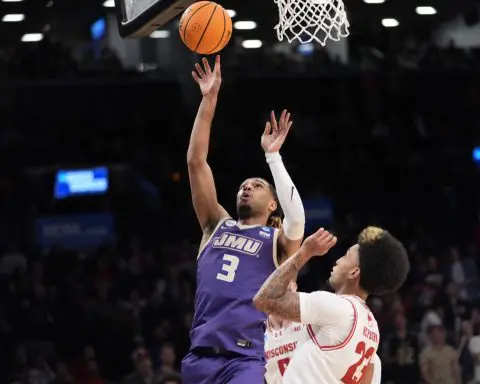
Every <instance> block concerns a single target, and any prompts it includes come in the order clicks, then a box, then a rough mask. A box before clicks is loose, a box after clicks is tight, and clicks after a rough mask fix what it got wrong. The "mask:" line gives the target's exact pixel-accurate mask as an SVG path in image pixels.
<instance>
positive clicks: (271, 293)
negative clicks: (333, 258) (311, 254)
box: [253, 250, 307, 322]
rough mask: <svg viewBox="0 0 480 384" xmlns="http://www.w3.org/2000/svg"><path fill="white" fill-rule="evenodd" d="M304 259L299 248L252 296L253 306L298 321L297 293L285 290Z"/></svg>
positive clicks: (304, 261) (298, 304)
mask: <svg viewBox="0 0 480 384" xmlns="http://www.w3.org/2000/svg"><path fill="white" fill-rule="evenodd" d="M306 261H307V260H306V259H305V257H304V256H303V255H302V253H301V250H299V251H297V252H296V253H295V254H294V255H293V256H292V257H291V258H290V259H288V260H287V261H286V262H285V263H283V264H282V265H281V266H280V267H279V268H278V269H276V270H275V272H273V273H272V274H271V275H270V277H269V278H268V279H267V281H265V283H264V284H263V286H262V287H261V288H260V290H259V291H258V292H257V294H256V295H255V297H254V298H253V303H254V305H255V307H256V308H257V309H258V310H260V311H262V312H265V313H268V314H271V315H277V316H281V317H283V318H285V319H288V320H291V321H297V322H299V321H300V300H299V295H298V293H296V292H287V288H288V285H289V284H290V282H291V281H292V280H293V279H295V278H296V276H297V274H298V272H299V271H300V269H301V268H302V267H303V265H304V264H305V263H306Z"/></svg>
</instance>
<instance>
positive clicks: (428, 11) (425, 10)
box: [415, 6, 437, 15]
mask: <svg viewBox="0 0 480 384" xmlns="http://www.w3.org/2000/svg"><path fill="white" fill-rule="evenodd" d="M415 12H417V14H419V15H435V14H436V13H437V10H436V9H435V8H433V7H430V6H423V7H417V8H415Z"/></svg>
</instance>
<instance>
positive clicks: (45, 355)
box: [0, 41, 480, 384]
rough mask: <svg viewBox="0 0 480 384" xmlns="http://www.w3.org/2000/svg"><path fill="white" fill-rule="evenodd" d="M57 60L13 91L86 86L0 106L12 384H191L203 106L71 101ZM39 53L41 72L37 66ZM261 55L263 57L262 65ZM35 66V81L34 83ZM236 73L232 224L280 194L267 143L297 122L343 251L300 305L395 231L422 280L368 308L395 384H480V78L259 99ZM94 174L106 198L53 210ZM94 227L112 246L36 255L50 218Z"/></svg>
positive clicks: (142, 91) (461, 58)
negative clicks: (60, 172) (73, 178)
mask: <svg viewBox="0 0 480 384" xmlns="http://www.w3.org/2000/svg"><path fill="white" fill-rule="evenodd" d="M49 44H50V43H48V42H47V41H45V42H43V43H42V44H39V45H37V46H36V48H33V47H34V45H32V46H29V47H27V45H25V46H22V48H21V49H22V50H23V49H24V50H26V51H24V53H23V54H22V55H23V56H22V55H16V56H15V57H16V58H17V59H15V60H19V61H17V64H15V65H18V66H17V67H16V68H17V69H18V71H17V72H12V76H13V77H15V76H17V75H15V74H14V73H17V74H18V76H20V77H30V78H36V77H49V76H50V75H52V76H58V77H63V76H64V74H65V73H72V74H73V75H72V76H71V77H70V82H68V84H65V83H50V84H47V85H37V86H30V85H29V84H28V83H25V84H21V85H20V84H17V85H14V86H9V87H8V88H5V87H4V88H3V89H4V90H5V92H2V93H1V94H0V149H1V151H0V295H1V298H0V345H1V346H2V348H0V382H5V383H21V384H53V383H73V384H77V383H78V384H101V383H125V384H137V383H138V384H160V383H163V384H178V383H181V379H180V377H179V376H178V370H179V363H180V361H181V358H182V356H183V355H184V354H185V353H186V351H187V350H188V347H189V340H188V329H189V326H190V323H191V318H192V309H193V298H194V289H195V254H196V248H197V244H198V241H199V239H200V235H201V233H200V230H199V228H198V224H197V221H196V219H195V216H194V214H193V211H192V207H191V202H190V195H189V193H190V192H189V187H188V180H187V179H188V178H187V177H186V164H185V154H186V148H187V144H188V135H189V133H190V130H191V124H192V122H193V118H194V113H195V111H196V107H197V101H198V90H196V89H194V88H193V87H194V85H192V84H190V85H185V84H181V83H178V82H176V81H166V80H165V81H159V80H153V81H147V80H138V79H137V80H136V81H125V80H121V79H115V77H114V76H110V77H109V79H108V81H107V80H106V79H102V78H97V79H96V80H94V81H90V82H83V81H75V80H74V79H75V78H76V75H75V71H73V72H69V71H71V69H72V68H76V65H77V64H76V63H75V62H74V61H72V60H71V59H70V58H69V56H68V53H67V52H66V51H65V50H62V48H61V47H59V46H58V45H57V46H56V48H55V49H54V48H53V47H52V46H50V45H49ZM416 47H418V45H416ZM35 49H38V50H39V52H40V51H41V52H43V53H42V54H41V55H38V56H29V55H30V54H31V52H32V51H31V50H35ZM49 49H50V50H54V52H56V53H52V51H48V50H49ZM42 50H47V51H48V52H50V53H45V52H47V51H42ZM27 51H28V52H27ZM421 52H423V53H421V57H423V58H428V57H430V59H428V60H427V59H425V60H426V61H425V62H430V63H432V62H434V63H435V60H441V61H442V62H443V63H457V64H452V65H450V64H448V65H447V64H445V67H446V68H449V69H452V68H459V67H462V66H463V65H466V64H465V63H468V62H469V61H468V60H469V59H468V57H470V56H468V54H467V53H466V52H463V51H458V50H455V49H454V48H452V50H450V51H448V52H450V53H448V52H447V51H442V52H440V51H438V50H436V51H435V50H433V51H431V50H429V49H423V50H421ZM427 52H433V53H432V54H431V55H430V54H428V55H427ZM262 54H264V53H262V52H257V53H251V55H253V56H254V58H253V59H252V60H253V62H254V61H255V60H256V59H255V57H256V58H257V59H258V58H259V57H258V56H255V55H262ZM52 55H53V56H52ZM322 55H324V60H325V61H326V60H327V59H325V53H322ZM409 55H410V54H409ZM413 56H415V55H413ZM12 57H13V56H11V57H9V58H7V59H5V58H4V59H5V60H6V61H5V60H4V62H3V65H12V63H13V61H12ZM19 57H23V58H25V59H22V60H20V59H18V58H19ZM33 57H36V59H33ZM62 57H63V59H61V58H62ZM106 57H110V56H109V55H106ZM409 57H411V55H410V56H409ZM435 57H436V59H434V60H433V59H431V58H435ZM454 57H455V58H456V59H451V60H450V59H446V58H454ZM0 60H2V59H0ZM35 60H40V62H39V61H35ZM259 60H260V59H259ZM261 60H263V59H261ZM308 60H310V59H308ZM311 60H316V59H313V58H311ZM328 60H330V59H328ZM415 60H416V62H417V64H418V63H420V62H421V61H418V60H417V59H415ZM431 60H433V61H431ZM449 60H450V61H449ZM455 60H457V61H455ZM113 61H115V60H113ZM246 62H247V61H246ZM473 62H474V63H476V64H475V65H478V61H475V60H474V61H473ZM5 63H7V64H5ZM31 63H35V64H34V65H33V66H31V68H33V69H34V71H36V72H31V73H33V75H32V76H30V75H25V74H28V73H29V72H28V69H26V68H27V67H29V66H30V64H31ZM42 63H43V64H42ZM272 63H275V61H272ZM278 63H280V64H281V63H282V62H281V61H279V62H277V64H278ZM312 63H316V62H315V61H312ZM332 63H333V61H332ZM390 63H391V61H390ZM458 63H460V64H458ZM60 64H61V65H62V66H63V67H62V68H64V69H65V72H64V71H63V70H61V71H59V69H58V66H57V65H60ZM277 64H275V65H277ZM115 65H117V68H118V62H117V64H115ZM225 65H226V66H227V70H226V71H225V73H224V76H225V82H224V85H223V90H222V93H221V96H220V101H219V105H218V110H217V116H216V119H215V123H214V128H213V131H212V140H211V146H210V157H209V161H210V163H211V166H212V169H213V172H214V174H215V179H216V184H217V189H218V193H219V200H220V201H221V202H222V204H223V205H224V206H225V207H226V208H227V209H228V210H229V211H230V212H231V213H232V215H233V214H234V211H235V208H234V202H235V199H234V196H235V192H236V190H237V188H238V185H239V184H240V183H241V182H242V180H243V179H244V178H246V177H249V176H252V175H255V176H264V177H268V176H269V175H268V167H267V166H266V165H265V160H264V156H263V153H262V151H261V149H260V145H259V138H260V135H261V133H262V131H263V126H264V123H265V119H266V118H267V116H268V114H269V111H270V110H272V109H277V111H279V109H281V108H285V107H286V108H289V110H291V111H292V113H293V121H294V125H293V129H292V132H291V135H290V136H289V138H288V142H287V144H286V145H285V148H284V150H283V149H282V156H283V158H284V160H285V163H286V166H287V168H288V170H289V172H290V173H291V175H292V179H293V180H294V181H295V183H296V185H297V187H298V189H299V191H300V193H301V195H302V197H303V198H304V199H305V200H306V201H307V200H308V199H312V198H313V199H315V198H318V197H328V198H329V199H330V201H331V204H332V209H333V212H334V215H333V217H331V218H324V219H325V220H328V222H326V223H325V225H328V227H329V228H332V229H333V230H334V231H335V232H336V233H337V234H338V237H339V244H338V245H337V247H336V249H335V250H334V251H333V252H332V253H331V254H330V255H328V256H327V257H325V258H322V259H315V260H314V261H312V262H311V263H310V264H309V265H308V266H307V267H306V269H305V271H303V272H302V274H301V278H300V281H299V283H300V287H301V288H302V289H304V290H306V291H311V290H315V289H319V288H320V289H323V288H324V287H325V283H324V282H325V279H326V278H327V277H328V275H329V272H330V269H331V266H332V264H333V263H334V261H335V259H336V257H338V256H339V255H341V253H342V252H344V251H345V249H346V248H347V247H348V245H350V244H351V243H352V242H353V241H355V236H356V234H357V233H358V231H359V230H360V229H361V228H362V227H364V226H365V225H367V224H376V225H381V226H384V227H386V228H387V229H389V230H391V231H392V232H393V233H394V234H395V235H397V236H398V237H399V238H400V239H402V240H403V241H404V242H405V244H406V246H407V247H408V250H409V253H410V256H411V261H412V262H411V264H412V273H411V274H410V276H409V279H408V281H407V283H406V284H405V286H404V287H403V288H402V290H401V291H400V292H399V293H398V294H397V295H393V296H391V297H382V298H371V299H370V301H369V305H370V307H371V308H372V311H374V313H375V315H376V317H377V319H378V321H379V323H380V326H381V332H382V337H381V340H382V341H381V349H380V351H379V353H380V356H381V358H382V361H383V377H384V382H385V383H388V382H390V383H395V384H398V383H400V384H401V383H412V384H415V383H420V382H425V383H429V384H450V383H452V384H459V383H466V384H467V383H480V302H479V298H480V297H479V283H480V281H479V267H480V221H479V218H480V215H479V212H480V204H479V196H480V194H479V193H478V192H479V187H480V183H479V181H480V177H479V175H480V174H479V165H478V164H476V163H475V162H474V160H473V159H472V149H473V147H474V146H475V145H478V144H479V143H480V141H479V139H480V135H479V134H478V128H477V127H478V124H479V123H480V112H479V111H480V98H479V95H480V81H479V78H478V75H476V74H475V73H472V72H467V73H465V72H460V71H458V72H456V71H454V70H453V71H452V70H449V71H445V72H442V71H435V72H434V73H432V72H430V71H424V70H423V69H424V67H423V65H419V66H418V68H417V70H415V71H410V72H408V71H407V72H401V71H400V72H392V73H383V72H382V71H378V72H376V71H368V72H355V73H353V72H350V73H345V74H335V76H324V75H323V76H318V77H315V76H312V77H311V78H308V79H302V78H298V77H293V78H289V77H281V78H275V77H270V78H253V79H252V78H249V77H242V76H241V75H239V76H237V77H234V76H230V74H231V73H232V72H231V71H230V72H229V70H228V66H229V65H230V64H229V60H226V62H225ZM234 65H235V61H234V60H232V63H231V66H232V67H234ZM282 65H283V64H282ZM434 65H435V66H436V65H437V64H434ZM468 65H470V64H468ZM360 67H362V66H360ZM367 67H368V66H367ZM407 67H408V68H410V67H411V66H410V65H408V66H407ZM45 68H48V70H46V69H45ZM277 68H281V66H279V67H278V66H277ZM389 68H391V66H389ZM427 68H428V65H427ZM436 68H437V69H438V67H436ZM33 69H32V70H33ZM0 73H5V72H3V71H0ZM67 77H68V76H67ZM65 85H67V86H65ZM189 86H191V88H189ZM137 95H141V96H137ZM92 164H94V165H98V164H100V165H107V166H109V168H110V170H111V175H112V179H111V180H112V185H111V191H110V192H109V194H108V196H103V197H97V198H89V199H86V200H82V199H81V198H78V199H73V200H72V201H58V200H55V199H54V198H53V196H52V190H53V186H52V185H53V175H52V169H53V170H54V169H57V168H58V167H67V168H68V167H78V166H89V165H92ZM92 210H94V211H96V210H98V211H102V212H105V211H108V212H112V213H113V214H114V215H115V218H116V221H117V228H116V229H117V235H118V236H117V238H116V240H115V241H113V242H112V243H109V244H105V245H104V246H102V247H99V248H96V249H89V250H66V249H60V248H56V247H54V248H53V249H42V247H40V246H39V244H37V243H36V242H35V238H34V235H33V234H32V222H33V221H34V220H35V219H36V217H37V216H38V215H42V214H69V213H74V212H75V213H78V212H92ZM308 215H309V212H308V210H307V216H308ZM309 217H310V219H312V216H309Z"/></svg>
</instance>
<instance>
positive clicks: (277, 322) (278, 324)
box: [269, 315, 289, 330]
mask: <svg viewBox="0 0 480 384" xmlns="http://www.w3.org/2000/svg"><path fill="white" fill-rule="evenodd" d="M269 322H270V327H271V328H272V329H273V330H278V329H282V328H284V327H285V326H286V325H287V324H288V323H289V321H286V320H283V319H282V318H281V317H276V316H273V315H270V318H269Z"/></svg>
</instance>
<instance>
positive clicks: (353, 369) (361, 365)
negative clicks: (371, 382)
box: [342, 341, 375, 384]
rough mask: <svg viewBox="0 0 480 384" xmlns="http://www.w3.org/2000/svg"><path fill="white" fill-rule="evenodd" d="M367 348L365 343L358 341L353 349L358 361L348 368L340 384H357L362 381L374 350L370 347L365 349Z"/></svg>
mask: <svg viewBox="0 0 480 384" xmlns="http://www.w3.org/2000/svg"><path fill="white" fill-rule="evenodd" d="M366 348H367V346H366V344H365V342H363V341H360V342H359V343H358V344H357V347H356V348H355V353H356V354H357V355H360V359H358V361H357V362H356V363H355V364H353V365H351V366H350V368H348V371H347V373H345V375H344V376H343V377H342V383H345V384H358V383H360V381H362V379H363V377H364V376H365V373H366V372H367V367H368V365H369V364H370V359H371V358H372V357H373V354H374V353H375V348H373V347H370V348H368V349H366Z"/></svg>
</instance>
